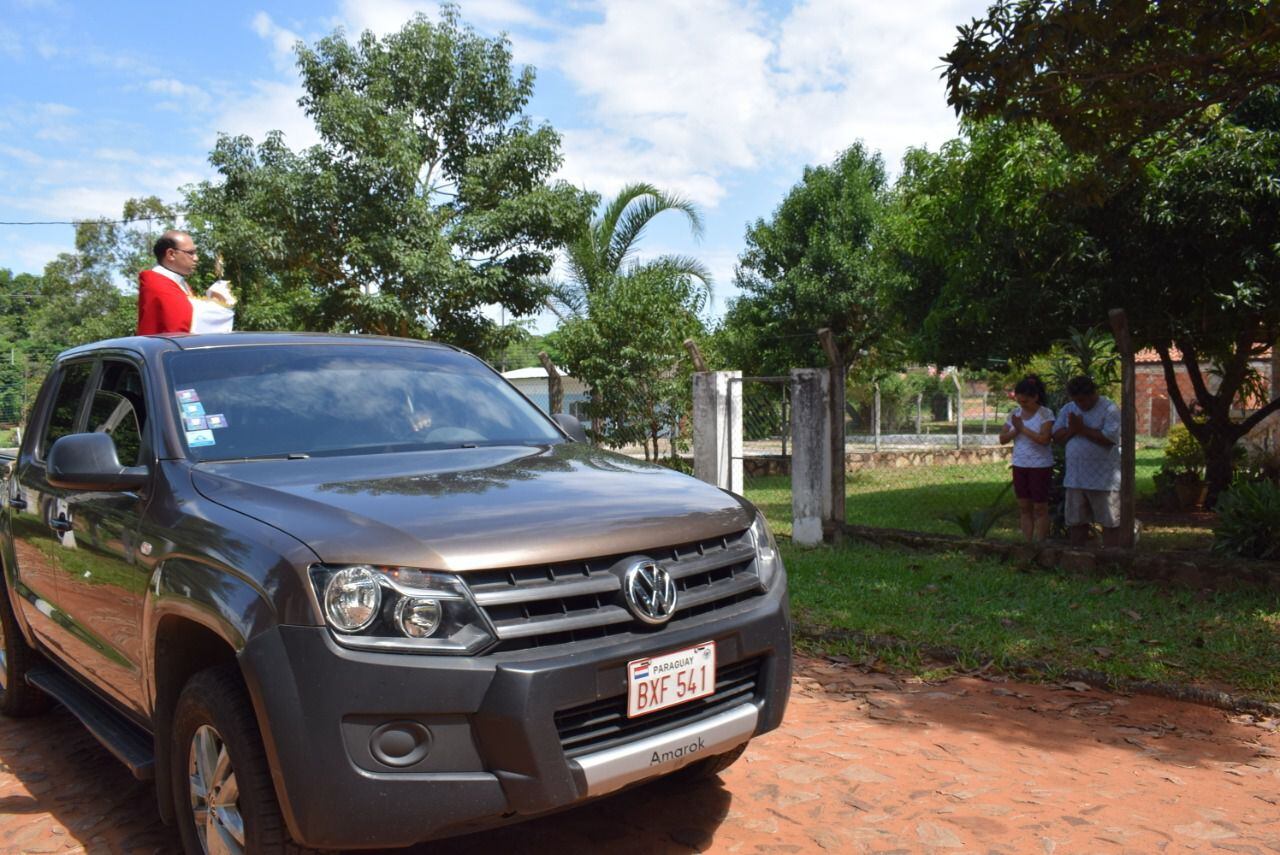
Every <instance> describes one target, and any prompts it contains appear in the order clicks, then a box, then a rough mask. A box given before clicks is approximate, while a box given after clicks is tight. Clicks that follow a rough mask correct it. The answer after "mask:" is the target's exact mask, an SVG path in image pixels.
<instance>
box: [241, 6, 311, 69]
mask: <svg viewBox="0 0 1280 855" xmlns="http://www.w3.org/2000/svg"><path fill="white" fill-rule="evenodd" d="M252 26H253V31H254V32H255V33H257V34H258V36H259V37H260V38H263V39H266V40H267V41H269V42H270V43H271V58H272V61H273V62H274V63H275V65H276V67H277V68H280V69H281V70H290V69H292V68H293V67H294V56H293V48H294V45H296V44H297V43H298V42H299V41H300V40H301V39H300V37H299V36H298V34H297V33H295V32H293V31H292V30H289V29H286V28H284V27H281V26H279V25H277V24H276V22H275V21H273V20H272V19H271V16H270V15H268V14H267V13H266V12H259V13H258V14H256V15H254V16H253V23H252Z"/></svg>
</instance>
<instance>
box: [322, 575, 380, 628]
mask: <svg viewBox="0 0 1280 855" xmlns="http://www.w3.org/2000/svg"><path fill="white" fill-rule="evenodd" d="M381 604H382V585H380V584H379V583H378V574H377V573H375V572H374V570H373V568H372V567H365V566H362V565H361V566H356V567H346V568H344V569H342V570H339V571H338V572H337V573H334V574H333V576H332V577H330V579H329V583H328V584H327V585H325V588H324V611H325V615H326V616H327V617H328V618H329V622H330V623H332V624H333V626H334V627H335V628H336V629H339V630H342V631H343V632H359V631H360V630H362V629H365V628H366V627H368V626H369V624H371V623H373V619H374V618H376V617H377V616H378V607H379V606H380V605H381Z"/></svg>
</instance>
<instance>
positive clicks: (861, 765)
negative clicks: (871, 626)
mask: <svg viewBox="0 0 1280 855" xmlns="http://www.w3.org/2000/svg"><path fill="white" fill-rule="evenodd" d="M799 665H800V667H799V669H798V676H797V678H796V682H795V687H794V692H793V695H792V706H791V709H790V712H789V713H788V717H787V723H786V725H785V727H783V728H782V729H781V730H779V731H777V732H775V733H772V734H770V735H768V736H767V737H764V738H763V739H760V740H758V741H757V742H756V743H754V744H753V747H752V749H751V750H750V751H748V752H747V754H746V755H745V756H744V757H743V759H742V760H741V761H739V762H738V763H737V764H736V765H735V766H733V767H732V768H731V769H729V770H728V771H726V772H725V773H724V774H723V776H722V779H721V780H720V781H719V782H712V783H709V784H705V785H701V786H695V787H686V788H675V787H671V786H662V785H657V786H650V787H646V788H641V789H637V790H632V791H629V792H626V793H623V794H620V795H617V796H613V797H611V798H608V799H605V800H602V801H600V802H597V803H595V804H592V805H589V806H587V807H585V808H581V809H578V810H576V811H571V812H568V813H563V814H559V815H557V816H553V817H548V818H544V819H541V820H538V821H535V822H532V823H525V824H522V825H519V826H513V827H510V828H506V829H501V830H498V831H493V832H488V833H486V834H483V835H476V836H473V837H470V838H463V839H459V840H453V841H444V842H442V843H438V844H435V845H432V846H422V847H418V848H417V849H416V850H413V851H414V852H416V853H417V855H427V853H431V855H491V853H495V852H499V853H510V855H515V853H525V852H529V853H546V855H551V853H555V854H556V855H563V853H596V852H608V853H609V855H626V853H637V855H639V853H662V855H675V853H688V852H695V851H697V852H714V853H757V852H760V853H764V852H776V853H786V852H801V853H805V852H817V853H821V852H839V853H846V852H904V853H912V852H990V853H1018V855H1024V853H1045V855H1053V853H1055V852H1057V853H1076V852H1116V853H1122V852H1132V853H1152V852H1187V851H1200V852H1214V853H1217V852H1237V853H1259V855H1261V853H1280V729H1278V728H1280V722H1277V721H1257V720H1255V719H1253V718H1251V717H1247V716H1231V715H1229V714H1226V713H1223V712H1221V711H1217V710H1212V709H1208V708H1205V707H1199V706H1195V705H1191V704H1182V703H1176V702H1172V701H1165V700H1159V699H1153V698H1146V697H1123V696H1117V695H1113V694H1108V693H1103V692H1098V691H1095V690H1088V689H1084V687H1083V686H1079V687H1076V688H1071V687H1055V686H1030V685H1024V684H1019V683H1012V682H1003V681H997V680H985V679H980V678H977V677H965V678H957V679H953V680H950V681H947V682H945V683H941V684H920V683H912V682H909V681H904V680H901V679H899V678H895V677H892V676H889V675H885V674H878V673H874V672H868V671H866V670H865V669H861V668H858V667H854V666H851V665H847V664H841V663H838V662H831V661H824V660H802V661H801V662H800V663H799ZM1081 689H1083V690H1081ZM175 848H176V844H175V841H174V838H173V835H172V834H171V833H170V832H169V831H168V830H167V829H165V828H163V827H161V826H160V825H159V822H158V820H156V819H155V801H154V797H153V796H152V794H151V792H150V790H149V788H148V787H146V786H144V785H141V784H138V783H136V782H134V781H133V780H132V779H131V778H130V777H129V775H128V773H127V772H125V771H124V769H123V767H121V766H119V765H118V764H116V763H115V762H114V761H113V760H112V759H111V758H110V757H109V756H108V755H107V754H106V752H105V751H103V750H102V749H101V748H99V747H98V746H97V744H96V743H94V742H93V740H92V738H90V737H89V736H87V735H86V734H85V733H84V732H83V730H82V729H81V728H80V727H79V725H78V724H77V723H76V722H75V721H74V720H73V719H71V717H70V716H68V715H67V714H66V713H64V712H61V711H58V712H54V713H52V714H50V715H48V716H46V717H44V718H41V719H37V720H28V721H18V722H15V721H0V851H2V852H5V853H17V852H81V851H83V852H90V853H95V855H97V853H133V852H148V853H151V852H171V851H174V849H175Z"/></svg>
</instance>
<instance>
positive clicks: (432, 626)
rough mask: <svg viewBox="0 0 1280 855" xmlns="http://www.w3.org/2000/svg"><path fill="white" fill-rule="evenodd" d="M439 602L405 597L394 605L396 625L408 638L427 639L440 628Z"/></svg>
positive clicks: (440, 611)
mask: <svg viewBox="0 0 1280 855" xmlns="http://www.w3.org/2000/svg"><path fill="white" fill-rule="evenodd" d="M442 615H443V612H442V610H441V608H440V601H439V600H432V599H428V598H426V597H405V598H404V599H403V600H401V601H400V602H399V603H398V604H397V605H396V624H397V625H398V626H399V627H400V631H401V632H403V633H404V634H405V636H407V637H408V638H428V637H430V636H431V634H432V633H434V632H435V631H436V630H437V629H439V628H440V618H441V617H442Z"/></svg>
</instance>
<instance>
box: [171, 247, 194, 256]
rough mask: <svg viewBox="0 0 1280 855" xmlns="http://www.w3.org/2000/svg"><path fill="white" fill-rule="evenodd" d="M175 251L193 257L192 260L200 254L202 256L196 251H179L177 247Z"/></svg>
mask: <svg viewBox="0 0 1280 855" xmlns="http://www.w3.org/2000/svg"><path fill="white" fill-rule="evenodd" d="M173 251H174V252H185V253H186V254H187V255H189V256H191V257H192V258H195V257H196V256H197V255H199V254H200V253H198V252H196V251H195V250H194V249H178V248H177V247H176V246H175V247H174V248H173Z"/></svg>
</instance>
